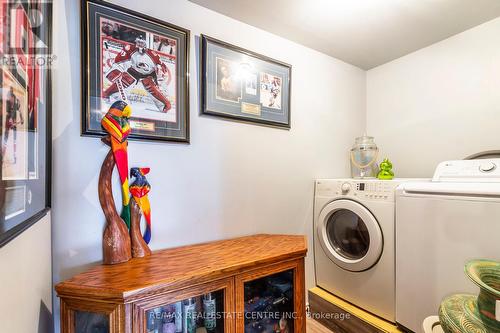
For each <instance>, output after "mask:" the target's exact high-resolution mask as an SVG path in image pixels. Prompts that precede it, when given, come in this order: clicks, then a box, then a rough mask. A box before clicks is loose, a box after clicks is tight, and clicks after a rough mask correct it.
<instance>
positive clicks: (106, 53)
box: [100, 20, 177, 128]
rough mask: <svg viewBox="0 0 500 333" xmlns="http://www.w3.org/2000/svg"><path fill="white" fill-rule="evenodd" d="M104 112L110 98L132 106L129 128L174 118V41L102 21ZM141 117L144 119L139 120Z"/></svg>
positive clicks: (109, 103)
mask: <svg viewBox="0 0 500 333" xmlns="http://www.w3.org/2000/svg"><path fill="white" fill-rule="evenodd" d="M101 47H102V52H101V54H102V57H103V59H102V60H103V61H102V64H103V68H102V79H101V82H102V103H101V110H100V112H102V113H103V114H104V113H105V112H106V111H107V110H108V109H109V107H110V106H111V105H112V104H113V102H115V101H117V100H120V99H121V100H126V101H128V103H130V105H131V106H132V110H133V116H134V118H136V119H137V118H138V119H139V121H135V124H134V122H131V126H132V128H134V125H135V126H136V127H141V128H144V127H147V120H160V121H167V122H176V121H177V119H176V110H175V105H176V103H175V96H176V86H175V85H176V80H175V77H176V73H175V69H176V66H175V62H176V42H175V40H171V39H168V38H165V37H160V36H158V35H155V34H153V33H150V32H146V31H139V30H136V29H133V28H130V27H127V26H125V25H123V24H118V23H114V22H112V21H105V20H104V21H101ZM142 120H144V122H142Z"/></svg>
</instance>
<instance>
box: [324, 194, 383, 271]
mask: <svg viewBox="0 0 500 333" xmlns="http://www.w3.org/2000/svg"><path fill="white" fill-rule="evenodd" d="M316 232H317V234H318V239H319V241H320V244H321V247H322V248H323V250H324V252H325V253H326V255H327V256H328V257H329V258H330V259H331V260H332V261H333V262H334V263H335V264H337V265H338V266H339V267H341V268H343V269H345V270H348V271H352V272H361V271H365V270H367V269H369V268H371V267H372V266H373V265H375V264H376V263H377V261H378V260H379V258H380V256H381V255H382V249H383V236H382V230H381V229H380V226H379V224H378V222H377V219H376V218H375V216H373V214H372V213H371V212H370V211H369V210H368V209H366V208H365V207H364V206H363V205H361V204H360V203H358V202H356V201H352V200H345V199H339V200H335V201H332V202H331V203H329V204H328V205H326V206H325V207H324V208H323V210H322V211H321V214H320V216H319V219H318V222H317V226H316Z"/></svg>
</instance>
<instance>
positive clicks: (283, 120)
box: [200, 34, 292, 129]
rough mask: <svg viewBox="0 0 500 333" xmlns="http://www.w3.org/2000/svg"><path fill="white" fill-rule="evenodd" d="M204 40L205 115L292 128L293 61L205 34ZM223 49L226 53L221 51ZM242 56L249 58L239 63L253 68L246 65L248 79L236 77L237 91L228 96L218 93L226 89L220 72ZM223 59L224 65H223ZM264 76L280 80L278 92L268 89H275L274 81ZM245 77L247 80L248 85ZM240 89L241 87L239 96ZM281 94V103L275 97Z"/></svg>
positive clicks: (202, 54)
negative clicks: (271, 84) (271, 56)
mask: <svg viewBox="0 0 500 333" xmlns="http://www.w3.org/2000/svg"><path fill="white" fill-rule="evenodd" d="M200 39H201V40H200V43H201V57H200V62H201V64H200V68H201V72H200V80H201V114H202V115H210V116H218V117H223V118H228V119H232V120H237V121H242V122H246V123H253V124H260V125H266V126H271V127H276V128H283V129H290V128H291V82H292V66H291V65H290V64H287V63H285V62H282V61H279V60H276V59H273V58H270V57H267V56H265V55H262V54H259V53H256V52H253V51H249V50H247V49H244V48H241V47H239V46H236V45H233V44H229V43H226V42H224V41H221V40H218V39H216V38H213V37H209V36H206V35H203V34H202V35H201V38H200ZM210 45H214V46H215V47H216V48H217V50H213V51H211V50H210V47H211V46H210ZM225 50H226V51H225ZM221 52H226V53H225V54H221ZM219 55H220V57H219ZM238 57H241V58H242V59H245V60H244V63H243V62H239V64H238V66H239V67H242V65H244V66H243V67H247V68H250V70H246V69H245V68H244V69H243V71H244V72H247V73H246V74H245V75H243V76H244V77H245V78H238V79H236V80H235V81H240V82H239V83H237V85H238V86H237V88H236V89H234V90H233V92H236V94H234V93H233V92H232V91H230V89H228V94H227V95H226V96H221V95H222V94H221V95H218V91H219V90H221V91H222V90H224V89H222V88H221V87H222V80H224V77H223V78H222V79H220V80H219V79H218V77H217V74H218V73H219V72H223V70H224V67H226V65H225V63H236V62H237V61H238V60H235V59H238ZM214 59H215V61H214ZM219 61H220V63H221V64H222V65H221V66H219ZM229 66H232V65H229ZM233 67H234V66H233ZM236 71H238V70H236ZM269 73H270V74H269ZM264 75H265V76H269V77H271V78H273V82H272V83H273V84H274V82H275V81H277V82H278V84H277V85H276V86H278V87H279V90H278V89H276V90H278V93H269V92H268V91H271V92H272V91H273V90H272V88H270V89H269V86H270V84H264V80H263V78H265V76H264ZM235 76H238V74H236V75H235ZM249 77H250V80H249V79H248V78H249ZM243 80H245V83H244V84H243V82H242V81H243ZM249 82H250V84H249ZM252 82H253V83H252ZM254 83H255V84H254ZM243 85H245V88H243ZM238 89H239V90H240V92H239V95H238ZM276 90H275V91H276ZM264 93H267V95H269V96H271V97H270V98H269V104H267V101H268V100H267V97H264ZM275 95H276V96H275ZM278 95H279V101H280V103H279V104H278V103H276V104H274V103H272V102H271V100H272V99H273V97H274V100H277V98H276V97H277V96H278ZM281 111H283V112H281Z"/></svg>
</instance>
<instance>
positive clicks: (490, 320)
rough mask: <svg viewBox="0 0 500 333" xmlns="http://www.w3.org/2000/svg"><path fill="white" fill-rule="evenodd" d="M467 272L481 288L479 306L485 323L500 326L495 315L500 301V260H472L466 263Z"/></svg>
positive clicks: (478, 299) (478, 298)
mask: <svg viewBox="0 0 500 333" xmlns="http://www.w3.org/2000/svg"><path fill="white" fill-rule="evenodd" d="M465 273H466V274H467V276H468V277H469V278H470V279H471V280H472V282H474V283H475V284H477V285H478V286H479V288H480V291H479V296H478V297H477V307H478V309H479V314H480V316H481V318H482V319H483V321H484V322H485V323H487V324H489V325H491V326H495V325H498V327H499V328H500V321H497V320H496V316H495V307H496V303H497V301H500V262H498V261H493V260H480V259H479V260H472V261H469V262H468V263H467V264H466V265H465ZM498 311H500V309H499V310H498Z"/></svg>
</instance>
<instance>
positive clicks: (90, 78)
mask: <svg viewBox="0 0 500 333" xmlns="http://www.w3.org/2000/svg"><path fill="white" fill-rule="evenodd" d="M81 17H82V21H81V52H82V53H81V59H82V63H81V74H82V101H81V105H82V107H81V109H82V110H81V115H82V118H81V125H82V126H81V134H82V136H94V137H102V136H104V135H106V133H105V132H104V131H103V130H102V128H101V126H100V119H101V118H102V116H103V114H104V113H105V112H106V111H107V109H108V108H109V106H110V105H111V104H112V102H113V101H114V100H112V98H115V96H114V95H119V93H116V92H115V93H113V92H112V91H113V87H111V86H112V85H113V83H112V82H111V81H109V80H108V77H105V75H104V72H106V69H105V68H104V66H109V67H111V68H110V69H112V68H113V67H112V66H113V65H114V64H115V60H116V57H115V58H114V59H112V58H110V56H115V55H119V54H120V53H122V52H124V53H125V52H128V51H129V50H130V48H133V47H135V43H136V42H135V43H133V42H132V41H131V39H132V38H134V37H135V38H136V40H137V38H142V39H143V40H144V41H145V43H146V47H145V48H144V49H146V53H147V54H153V55H152V56H151V59H153V58H155V57H156V56H158V58H159V60H160V63H161V66H160V67H161V68H160V70H158V71H156V70H155V71H153V72H152V73H151V74H143V73H138V71H136V70H130V68H132V66H130V67H129V68H127V69H124V70H123V71H121V72H122V74H121V75H122V76H121V77H120V80H121V79H122V78H123V75H126V76H127V77H128V78H129V79H130V77H132V79H130V80H131V81H133V80H135V83H132V84H131V85H130V86H128V87H125V89H126V91H127V92H126V93H127V96H128V97H129V100H130V104H131V106H132V117H131V118H130V124H131V128H132V131H131V134H130V135H129V137H128V138H129V139H131V140H148V141H171V142H183V143H189V127H190V126H189V44H190V31H189V30H187V29H185V28H182V27H179V26H177V25H174V24H171V23H167V22H164V21H161V20H159V19H156V18H154V17H151V16H147V15H144V14H141V13H138V12H135V11H132V10H130V9H127V8H124V7H120V6H117V5H114V4H111V3H108V2H104V1H101V0H81ZM96 20H100V21H99V25H96ZM96 27H97V28H96ZM105 28H106V29H105ZM97 35H99V36H100V40H99V42H98V43H99V45H97V43H96V36H97ZM115 37H116V38H115ZM164 42H165V43H164ZM162 43H163V44H162ZM101 46H102V47H101ZM156 46H158V48H159V49H161V51H158V50H155V49H154V48H156ZM164 47H167V48H168V47H170V49H169V50H170V51H167V50H164V49H163V48H164ZM150 52H151V53H150ZM169 52H170V53H169ZM126 56H127V57H128V56H130V57H131V58H132V56H131V55H130V53H129V54H127V55H126ZM105 57H107V58H105ZM103 59H106V61H105V60H103ZM110 59H112V61H110ZM144 63H146V65H151V64H149V63H147V62H144ZM144 63H142V62H141V63H139V65H141V66H142V65H143V64H144ZM153 63H154V65H158V64H156V63H155V61H153ZM103 64H105V65H103ZM158 66H159V65H158ZM151 67H153V66H151ZM92 68H100V70H99V72H100V73H97V71H94V70H93V69H92ZM136 68H139V67H136ZM160 72H161V73H163V75H161V76H160ZM173 72H174V73H173ZM107 73H108V74H109V73H110V72H107ZM131 73H132V75H129V74H131ZM98 74H99V75H98ZM146 81H147V82H148V83H146V84H147V85H149V87H151V86H153V85H154V86H155V87H156V90H157V91H159V92H160V93H159V95H158V93H157V92H154V94H153V93H150V91H151V90H150V89H149V90H148V89H147V88H146V85H144V83H145V82H146ZM120 82H126V81H123V80H122V81H120ZM151 82H154V84H151ZM105 84H107V85H108V87H107V88H106V89H105ZM122 86H123V84H122ZM108 88H110V89H108ZM170 90H173V93H172V92H171V91H170ZM108 91H111V92H112V93H109V92H108ZM97 92H98V93H97ZM167 92H169V94H170V93H171V95H167ZM103 95H105V96H103ZM154 96H159V98H160V99H157V98H155V97H154ZM167 96H168V97H167ZM108 99H109V101H108ZM115 99H116V98H115ZM165 99H166V100H168V103H169V104H170V106H171V109H168V107H167V103H166V102H165ZM97 106H98V107H97ZM162 107H163V109H162ZM135 112H137V114H138V115H137V114H136V113H135ZM173 119H174V120H173Z"/></svg>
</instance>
